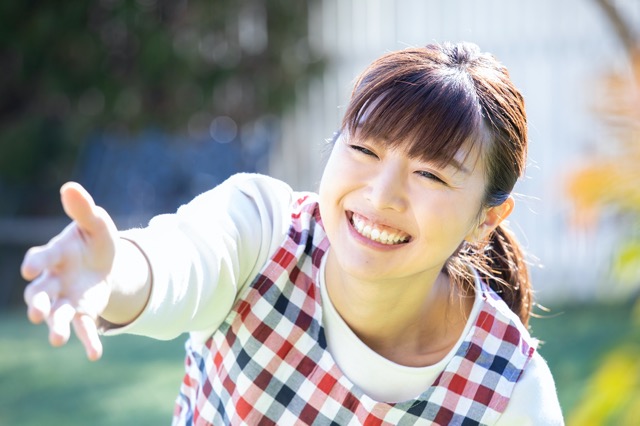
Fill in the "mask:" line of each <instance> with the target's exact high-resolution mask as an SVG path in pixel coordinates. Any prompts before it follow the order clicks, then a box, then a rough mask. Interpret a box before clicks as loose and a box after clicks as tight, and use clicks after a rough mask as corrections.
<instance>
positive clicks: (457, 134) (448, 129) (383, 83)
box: [342, 51, 485, 166]
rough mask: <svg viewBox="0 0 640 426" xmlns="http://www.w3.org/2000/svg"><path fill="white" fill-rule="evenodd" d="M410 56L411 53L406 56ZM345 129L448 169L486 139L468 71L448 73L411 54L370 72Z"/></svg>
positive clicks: (348, 113)
mask: <svg viewBox="0 0 640 426" xmlns="http://www.w3.org/2000/svg"><path fill="white" fill-rule="evenodd" d="M404 53H405V55H406V54H407V52H406V51H405V52H404ZM342 128H343V130H344V131H347V132H348V134H349V135H350V136H354V134H355V132H356V130H357V131H358V135H359V137H363V138H374V139H376V140H379V141H383V142H384V143H386V144H388V146H391V147H393V148H398V149H401V150H403V151H405V152H406V153H407V155H409V156H410V157H412V158H418V159H421V160H424V161H429V162H433V163H435V164H438V165H441V166H445V165H447V164H449V163H450V162H451V160H452V159H453V158H454V156H455V155H456V153H457V152H458V151H460V150H461V149H462V148H463V147H464V148H465V149H468V150H469V151H470V149H471V147H472V146H473V144H475V143H477V142H481V141H482V140H483V139H484V138H483V135H484V134H485V131H484V125H483V120H482V113H481V107H480V104H479V102H478V99H477V95H476V93H475V87H474V85H473V83H472V81H471V80H470V78H469V76H468V75H467V73H466V72H465V70H464V69H460V68H458V67H455V68H448V69H443V68H441V67H437V65H436V66H434V65H433V64H432V63H430V62H429V61H424V60H423V59H422V60H421V59H420V58H416V57H414V56H413V55H411V54H409V55H408V57H407V58H400V59H398V58H397V57H395V58H391V55H389V56H387V57H383V58H381V59H380V60H378V61H376V62H374V63H373V64H372V65H371V67H369V69H367V70H366V71H365V73H364V74H363V75H362V77H361V78H360V80H359V81H358V82H357V83H356V87H355V89H354V92H353V94H352V98H351V102H350V103H349V106H348V108H347V111H346V113H345V116H344V119H343V122H342Z"/></svg>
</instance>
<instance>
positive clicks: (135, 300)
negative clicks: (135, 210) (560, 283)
mask: <svg viewBox="0 0 640 426" xmlns="http://www.w3.org/2000/svg"><path fill="white" fill-rule="evenodd" d="M526 150H527V129H526V116H525V110H524V102H523V99H522V96H521V95H520V93H519V92H518V90H517V89H516V88H515V87H514V86H513V84H512V83H511V81H510V79H509V76H508V73H507V70H506V69H505V68H504V67H503V66H502V65H500V64H499V63H498V62H497V61H496V60H495V59H494V58H493V57H491V56H489V55H487V54H483V53H480V51H479V49H478V48H477V46H475V45H472V44H468V43H463V44H456V45H453V44H444V45H429V46H426V47H425V48H421V49H407V50H403V51H399V52H395V53H391V54H388V55H386V56H384V57H382V58H380V59H378V60H377V61H375V62H374V63H373V64H372V65H371V66H370V67H369V68H368V69H367V70H365V72H364V73H363V74H362V75H361V77H360V78H359V80H358V81H357V83H356V85H355V88H354V92H353V94H352V98H351V101H350V103H349V106H348V108H347V111H346V113H345V117H344V120H343V123H342V126H341V130H340V132H339V133H338V136H337V137H336V139H335V141H334V146H333V148H332V152H331V156H330V158H329V160H328V163H327V166H326V168H325V171H324V174H323V177H322V181H321V184H320V188H319V192H318V194H315V193H299V192H294V191H292V190H291V189H290V188H289V187H288V186H286V185H285V184H284V183H282V182H279V181H276V180H274V179H271V178H268V177H266V176H259V175H236V176H234V177H232V178H230V179H229V180H227V181H226V182H224V183H223V184H221V185H219V186H218V187H216V188H214V189H213V190H211V191H209V192H207V193H205V194H202V195H201V196H199V197H197V198H196V199H194V200H193V201H192V202H190V203H189V204H187V205H185V206H183V207H181V208H180V209H179V210H178V212H177V213H176V214H174V215H163V216H159V217H156V218H154V219H153V220H152V221H151V222H150V224H149V226H148V227H147V228H145V229H138V230H129V231H126V232H123V233H118V232H117V230H116V229H115V226H114V225H113V222H112V221H111V219H110V218H109V216H108V215H107V214H106V212H104V211H103V210H102V209H100V208H98V207H96V206H95V205H94V204H93V201H92V200H91V197H90V196H89V195H88V194H87V193H86V192H85V191H84V190H83V189H82V188H81V187H80V186H79V185H77V184H68V185H66V186H64V187H63V189H62V202H63V206H64V207H65V211H66V212H67V214H68V215H69V216H70V217H71V218H72V219H73V220H74V222H73V223H72V224H71V225H70V226H69V227H68V228H67V229H66V230H64V231H63V232H62V233H61V234H60V235H59V236H58V237H56V238H54V239H53V240H52V241H51V242H50V243H49V244H48V245H46V246H44V247H39V248H34V249H32V250H30V251H29V252H28V253H27V255H26V257H25V261H24V263H23V267H22V273H23V276H24V278H25V279H27V280H33V282H32V283H31V284H30V285H29V286H28V287H27V289H26V290H25V300H26V302H27V305H28V306H29V317H30V319H31V320H32V321H34V322H40V321H43V320H45V319H46V320H47V322H48V324H49V327H50V330H51V332H50V340H51V342H52V343H53V344H54V345H58V344H62V343H64V342H66V340H67V339H68V337H69V334H70V331H69V324H70V323H73V325H74V326H75V330H76V333H77V334H78V336H79V338H80V340H81V341H82V342H83V344H84V346H85V347H86V349H87V353H88V356H89V358H91V359H97V358H99V357H100V354H101V350H102V349H101V346H100V340H99V337H98V332H97V324H99V325H100V327H102V328H103V329H104V332H105V333H107V334H115V333H125V332H127V333H134V334H143V335H147V336H151V337H155V338H160V339H169V338H174V337H176V336H178V335H179V334H181V333H182V332H185V331H188V332H190V339H189V341H188V342H187V345H186V349H187V358H186V374H185V378H184V381H183V384H182V387H181V391H180V395H179V397H178V400H177V404H176V410H175V416H174V424H340V425H346V424H367V425H368V424H371V425H373V424H562V421H563V420H562V414H561V411H560V408H559V404H558V401H557V397H556V392H555V385H554V383H553V378H552V377H551V374H550V372H549V370H548V367H547V366H546V364H545V362H544V360H543V359H542V358H541V357H540V355H539V354H538V353H537V352H536V350H535V347H536V341H535V340H534V339H532V338H531V336H530V335H529V333H528V331H527V328H526V325H527V322H528V318H529V314H530V310H531V304H532V301H531V286H530V283H529V277H528V274H527V270H526V266H525V263H524V261H523V259H522V253H521V251H520V248H519V247H518V245H517V242H516V241H515V240H514V239H513V237H512V236H511V234H510V233H509V232H508V231H507V230H506V229H505V228H504V227H503V221H504V219H505V218H506V217H507V216H508V215H509V214H510V213H511V211H512V210H513V207H514V200H513V198H512V197H511V196H510V193H511V191H512V189H513V186H514V185H515V183H516V181H517V179H518V178H519V177H520V176H521V175H522V173H523V170H524V165H525V160H526Z"/></svg>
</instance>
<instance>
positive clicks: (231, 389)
mask: <svg viewBox="0 0 640 426" xmlns="http://www.w3.org/2000/svg"><path fill="white" fill-rule="evenodd" d="M327 247H328V241H327V239H326V235H325V233H324V230H323V228H322V223H321V220H320V216H319V211H318V207H317V202H316V201H315V198H314V196H312V195H307V196H305V197H303V198H301V199H300V200H299V201H298V203H297V205H296V207H295V209H294V211H293V214H292V225H291V227H290V230H289V233H288V236H287V238H286V240H285V241H284V243H283V244H282V246H281V247H280V249H279V250H278V251H277V252H276V254H275V255H274V256H273V257H272V259H271V260H270V262H268V263H267V265H266V266H265V267H264V269H263V271H262V273H261V274H260V275H259V276H258V277H257V278H256V279H255V280H254V282H253V283H252V285H251V286H250V287H249V288H248V289H247V290H246V292H245V293H243V294H242V295H241V297H240V298H239V301H238V303H237V304H236V306H235V308H234V310H233V311H232V312H231V313H230V315H229V316H228V318H227V319H226V321H225V322H224V323H223V324H222V326H221V327H220V328H219V330H218V331H216V332H215V333H214V334H213V336H212V337H211V338H210V339H209V340H208V341H207V342H206V344H204V345H203V346H200V345H199V346H196V345H195V344H193V345H192V344H191V343H190V342H187V344H186V347H187V357H186V374H185V377H184V381H183V384H182V387H181V391H180V395H179V397H178V400H177V404H176V409H175V413H174V424H180V425H182V424H189V425H191V424H193V425H210V424H213V425H252V426H253V425H370V426H374V425H415V424H437V425H480V424H492V423H494V422H495V421H496V420H497V419H498V417H499V416H500V414H501V413H502V412H503V411H504V410H505V408H506V406H507V403H508V402H509V397H510V395H511V393H512V391H513V388H514V385H515V384H516V382H517V380H518V378H519V377H520V376H521V374H522V371H523V370H524V368H525V366H526V364H527V363H528V362H529V360H530V358H531V356H532V355H533V352H534V350H535V349H534V341H533V340H531V338H530V337H529V335H528V333H527V332H526V330H525V329H524V327H523V326H522V325H521V324H520V323H519V322H518V320H517V318H516V317H515V315H514V314H513V313H512V312H511V311H510V310H509V309H508V307H507V306H506V305H505V304H504V302H502V301H501V300H500V298H499V297H498V296H497V295H496V294H494V293H493V292H492V291H491V290H490V289H488V288H485V289H484V300H483V307H482V311H481V313H480V315H479V317H478V319H477V321H476V323H475V325H474V327H473V328H472V331H471V332H470V333H469V334H468V336H467V338H466V339H465V340H464V343H463V344H462V346H461V347H460V349H459V350H458V351H457V353H456V355H455V356H454V357H453V359H452V360H451V362H449V364H448V365H447V366H446V368H445V369H444V371H443V372H442V373H441V375H440V376H439V377H438V379H437V380H436V381H435V383H433V385H432V386H431V387H430V388H428V389H426V390H425V392H424V393H423V394H422V395H420V396H419V397H418V398H416V399H415V400H410V401H405V402H401V403H384V402H378V401H374V400H373V399H371V398H370V397H368V396H367V395H365V394H364V393H363V392H362V391H361V390H360V389H359V388H357V387H356V386H355V385H354V384H352V383H351V382H350V381H349V379H348V378H347V377H346V376H345V375H344V374H343V373H342V372H341V371H340V369H339V368H338V366H337V365H336V363H335V361H334V360H333V358H332V357H331V354H330V353H329V352H328V351H327V343H326V339H325V334H324V330H323V327H322V306H321V303H322V302H321V296H320V288H319V284H318V279H317V275H318V269H319V266H320V263H321V260H322V258H323V256H324V255H325V253H326V251H327Z"/></svg>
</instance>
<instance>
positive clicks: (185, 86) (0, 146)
mask: <svg viewBox="0 0 640 426" xmlns="http://www.w3.org/2000/svg"><path fill="white" fill-rule="evenodd" d="M311 3H312V1H300V2H285V1H284V0H279V1H269V2H263V1H258V0H243V1H232V0H215V1H210V0H191V1H186V0H101V1H95V2H30V1H26V2H3V4H2V6H0V60H1V62H2V64H3V71H2V77H1V78H0V190H1V189H3V185H4V186H5V190H6V188H14V187H16V185H18V186H19V185H27V186H28V187H30V188H31V187H33V188H36V191H37V190H38V188H39V189H42V190H44V192H50V191H52V190H53V189H54V188H55V187H57V186H58V185H59V183H60V182H61V181H62V180H64V179H66V178H68V177H69V175H70V172H71V168H72V165H73V158H74V155H75V153H76V152H77V150H78V148H79V146H80V145H81V144H83V143H84V142H85V141H86V139H87V137H88V135H89V134H90V133H91V132H100V131H107V132H112V133H125V134H127V133H135V132H138V131H140V130H141V129H146V128H150V127H152V128H159V129H161V130H164V131H168V132H172V133H186V129H187V127H188V125H189V123H190V121H191V122H193V121H194V120H195V121H196V122H197V121H198V120H197V118H198V117H202V116H203V115H206V116H207V117H215V116H218V115H227V116H230V117H231V118H233V119H234V120H235V121H236V122H237V123H238V124H239V125H242V124H245V123H251V122H252V121H254V120H256V119H257V118H259V117H261V116H263V115H265V114H280V113H282V112H283V110H285V109H286V108H287V107H288V106H289V105H291V103H292V101H293V100H294V93H295V88H296V87H297V86H298V85H299V84H301V83H304V82H305V81H306V80H307V78H308V77H309V76H310V75H311V74H313V73H314V72H315V71H318V70H320V69H321V66H322V61H321V59H320V58H319V56H318V55H317V54H316V52H314V51H313V50H312V49H311V48H310V46H309V43H308V40H307V38H306V37H307V16H308V13H309V5H310V4H311ZM55 192H56V191H53V193H55ZM14 202H15V203H18V204H20V205H16V204H13V205H11V207H9V205H10V203H3V205H2V207H0V214H2V213H4V214H8V213H10V214H17V213H34V211H33V208H32V207H33V206H30V205H29V204H28V203H26V202H25V201H24V200H22V199H19V200H18V199H16V200H14ZM25 203H26V204H25Z"/></svg>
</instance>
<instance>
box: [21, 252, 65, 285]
mask: <svg viewBox="0 0 640 426" xmlns="http://www.w3.org/2000/svg"><path fill="white" fill-rule="evenodd" d="M60 259H61V253H60V249H59V247H58V246H57V245H56V244H47V245H46V246H39V247H32V248H30V249H29V250H28V251H27V253H26V254H25V256H24V259H23V260H22V265H21V266H20V273H21V275H22V278H24V279H25V280H27V281H33V280H34V279H35V278H36V277H38V276H39V275H40V274H42V272H43V271H44V270H45V269H47V268H51V267H53V266H54V265H56V264H58V263H59V262H60Z"/></svg>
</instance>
